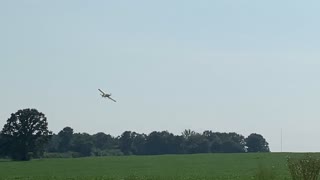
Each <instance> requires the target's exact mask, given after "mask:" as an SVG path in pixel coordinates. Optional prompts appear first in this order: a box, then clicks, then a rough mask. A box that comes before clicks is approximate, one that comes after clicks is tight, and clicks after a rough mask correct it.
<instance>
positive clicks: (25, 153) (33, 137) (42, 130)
mask: <svg viewBox="0 0 320 180" xmlns="http://www.w3.org/2000/svg"><path fill="white" fill-rule="evenodd" d="M51 134H52V133H51V132H50V131H49V130H48V122H47V118H46V117H45V115H44V114H43V113H41V112H39V111H38V110H36V109H23V110H18V111H17V112H16V113H14V114H11V117H10V118H9V119H8V120H7V123H6V124H5V125H4V127H3V130H2V132H1V135H2V137H3V138H4V139H5V141H6V144H7V150H6V154H7V155H9V156H10V157H11V158H12V159H14V160H30V155H29V153H33V154H34V155H39V154H41V152H43V151H44V145H45V144H46V143H47V142H48V141H49V138H50V136H51Z"/></svg>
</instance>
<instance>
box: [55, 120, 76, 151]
mask: <svg viewBox="0 0 320 180" xmlns="http://www.w3.org/2000/svg"><path fill="white" fill-rule="evenodd" d="M72 135H73V129H72V128H71V127H68V126H67V127H65V128H63V129H62V130H61V131H60V132H59V133H58V137H59V139H60V142H59V145H58V149H59V151H60V152H67V151H69V150H70V146H71V144H70V143H71V139H72Z"/></svg>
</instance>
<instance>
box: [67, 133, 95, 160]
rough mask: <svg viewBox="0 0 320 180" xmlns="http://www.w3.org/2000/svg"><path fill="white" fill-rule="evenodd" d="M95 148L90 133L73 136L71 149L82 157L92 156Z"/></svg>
mask: <svg viewBox="0 0 320 180" xmlns="http://www.w3.org/2000/svg"><path fill="white" fill-rule="evenodd" d="M92 148H93V138H92V136H91V135H90V134H88V133H75V134H73V136H72V141H71V149H72V150H73V151H75V152H78V153H79V154H80V156H90V155H91V152H92Z"/></svg>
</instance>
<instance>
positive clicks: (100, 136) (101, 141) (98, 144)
mask: <svg viewBox="0 0 320 180" xmlns="http://www.w3.org/2000/svg"><path fill="white" fill-rule="evenodd" d="M92 137H93V143H94V147H95V148H97V149H99V150H105V149H112V148H113V146H114V142H113V141H114V140H113V137H112V136H111V135H109V134H105V133H103V132H99V133H97V134H94V135H93V136H92Z"/></svg>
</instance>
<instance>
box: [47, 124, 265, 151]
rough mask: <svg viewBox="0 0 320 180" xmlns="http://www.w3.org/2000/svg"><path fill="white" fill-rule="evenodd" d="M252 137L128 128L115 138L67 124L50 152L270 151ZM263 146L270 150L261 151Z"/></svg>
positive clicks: (53, 141) (55, 139) (51, 143)
mask: <svg viewBox="0 0 320 180" xmlns="http://www.w3.org/2000/svg"><path fill="white" fill-rule="evenodd" d="M252 137H255V136H253V135H251V136H249V137H248V138H247V139H245V138H244V136H242V135H240V134H237V133H234V132H232V133H220V132H212V131H204V132H203V133H202V134H200V133H197V132H194V131H191V130H185V131H184V132H183V133H182V135H180V136H179V135H174V134H172V133H169V132H168V131H153V132H151V133H150V134H148V135H146V134H139V133H136V132H132V131H125V132H124V133H122V134H121V136H120V137H116V138H115V137H113V136H111V135H109V134H105V133H103V132H99V133H96V134H94V135H89V134H86V133H82V134H79V133H76V134H74V133H73V129H72V128H70V127H66V128H64V129H63V130H62V131H60V132H59V133H58V135H53V137H52V139H51V141H50V143H49V144H48V146H47V151H48V152H51V153H53V152H62V153H66V152H77V153H79V154H80V155H81V156H91V155H94V156H104V155H111V154H116V155H119V154H124V155H131V154H133V155H160V154H195V153H243V152H246V146H248V147H250V148H249V149H250V150H252V149H260V152H269V147H268V143H267V142H266V141H265V139H263V141H259V142H263V143H260V144H258V145H255V144H254V143H251V144H246V141H247V142H249V143H250V142H252V141H251V140H250V139H254V138H252ZM261 144H262V145H263V146H262V145H261ZM256 146H258V147H256ZM263 148H264V149H267V150H268V151H262V150H263ZM261 149H262V150H261ZM117 151H121V153H118V152H117ZM110 152H115V153H110Z"/></svg>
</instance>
